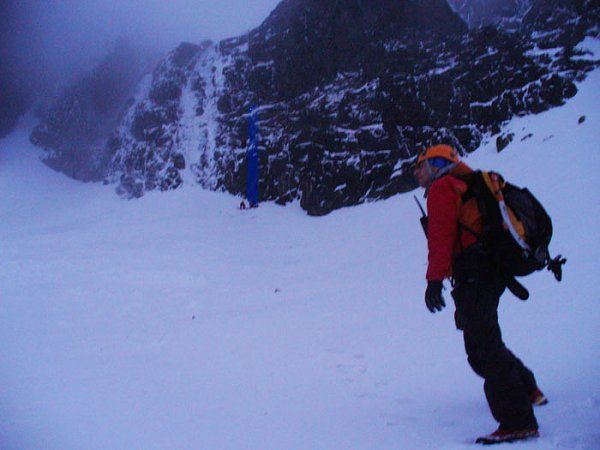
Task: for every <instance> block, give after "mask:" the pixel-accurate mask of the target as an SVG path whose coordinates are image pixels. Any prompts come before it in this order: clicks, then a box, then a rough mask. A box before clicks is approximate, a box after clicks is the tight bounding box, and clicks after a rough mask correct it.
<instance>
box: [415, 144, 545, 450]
mask: <svg viewBox="0 0 600 450" xmlns="http://www.w3.org/2000/svg"><path fill="white" fill-rule="evenodd" d="M471 172H472V170H471V169H470V168H469V167H468V166H467V165H466V164H464V163H463V162H461V161H460V160H459V157H458V154H457V152H456V151H455V150H454V149H453V148H452V147H450V146H448V145H436V146H433V147H431V148H428V149H427V150H426V151H425V152H423V153H422V154H421V155H419V157H418V159H417V165H416V168H415V176H416V178H417V180H418V182H419V185H420V186H421V187H423V188H425V189H426V191H425V196H426V197H427V211H428V214H429V217H428V224H427V245H428V250H429V254H428V267H427V275H426V278H427V290H426V292H425V304H426V306H427V308H428V309H429V311H431V312H432V313H433V312H435V311H441V310H442V308H443V307H445V306H446V304H445V302H444V298H443V296H442V288H443V285H442V282H443V280H444V279H446V278H449V279H451V280H452V285H453V290H452V297H453V299H454V303H455V306H456V312H455V319H456V326H457V328H458V329H460V330H462V331H463V335H464V342H465V349H466V352H467V356H468V361H469V364H470V365H471V367H472V369H473V370H474V371H475V373H477V374H478V375H479V376H481V377H482V378H483V379H484V380H485V381H484V391H485V395H486V398H487V401H488V404H489V406H490V410H491V412H492V415H493V416H494V418H495V419H496V420H497V421H498V422H499V424H500V425H499V427H498V429H497V430H496V431H495V432H494V433H492V434H490V435H488V436H484V437H481V438H478V439H477V442H480V443H483V444H494V443H500V442H509V441H515V440H521V439H528V438H532V437H537V436H539V433H538V424H537V421H536V418H535V416H534V414H533V408H532V405H533V404H535V405H539V404H545V403H547V399H546V398H545V397H544V395H543V394H542V392H541V391H540V390H539V389H538V387H537V384H536V381H535V377H534V375H533V373H532V372H531V370H529V369H528V368H527V367H526V366H525V365H524V364H523V363H522V362H521V361H520V360H519V359H518V358H517V357H515V355H513V353H512V352H511V351H510V350H509V349H508V348H506V346H505V345H504V342H503V341H502V334H501V332H500V327H499V325H498V311H497V309H498V302H499V300H500V296H501V295H502V292H503V291H504V289H505V288H506V280H505V277H504V276H503V275H502V273H500V271H499V270H498V268H497V267H496V264H495V263H494V261H493V258H492V257H491V256H490V254H489V252H488V251H487V249H486V245H485V244H484V242H483V239H482V235H483V231H484V225H485V224H484V223H483V222H484V220H483V218H482V215H481V214H480V212H479V209H478V207H477V200H476V199H475V198H474V197H472V196H469V195H468V186H467V183H466V182H465V181H464V177H465V176H467V175H468V174H469V173H471Z"/></svg>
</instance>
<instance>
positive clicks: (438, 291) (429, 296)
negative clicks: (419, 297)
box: [425, 281, 446, 313]
mask: <svg viewBox="0 0 600 450" xmlns="http://www.w3.org/2000/svg"><path fill="white" fill-rule="evenodd" d="M442 287H443V285H442V282H441V281H428V282H427V290H426V291H425V305H427V309H428V310H429V311H430V312H432V313H434V312H435V311H436V310H438V311H441V310H442V308H444V307H445V306H446V303H445V302H444V297H443V296H442Z"/></svg>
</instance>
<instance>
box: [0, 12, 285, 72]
mask: <svg viewBox="0 0 600 450" xmlns="http://www.w3.org/2000/svg"><path fill="white" fill-rule="evenodd" d="M0 1H1V2H2V3H4V2H9V3H10V4H9V6H8V8H9V9H10V10H11V18H10V25H8V26H9V27H10V31H8V30H6V29H5V30H4V31H5V33H3V34H4V35H8V36H9V40H10V41H11V44H12V47H13V51H12V52H11V55H12V57H13V58H14V60H13V61H12V63H14V64H17V65H18V64H19V63H20V64H22V65H23V66H28V68H29V70H33V71H34V72H35V70H36V68H35V67H33V68H31V65H32V63H33V65H34V66H35V65H36V63H37V62H39V67H38V68H42V67H43V68H44V69H43V70H44V71H45V72H47V75H48V76H49V77H50V78H55V77H56V76H57V75H59V74H63V73H64V74H68V73H72V72H73V71H77V70H84V69H88V68H89V66H90V64H93V63H94V62H96V61H97V60H98V59H99V58H100V57H102V56H103V55H104V54H106V53H107V51H108V49H110V48H111V47H112V45H113V43H114V42H115V40H116V39H117V38H118V37H121V36H124V37H127V38H130V39H132V40H133V41H134V42H143V44H144V46H149V47H151V48H156V49H159V50H166V49H171V48H174V47H175V46H176V45H177V44H178V43H179V42H181V41H190V42H201V41H202V40H204V39H211V40H213V41H218V40H221V39H223V38H226V37H233V36H237V35H240V34H242V33H244V32H246V31H248V30H250V29H252V28H254V27H256V26H258V25H260V23H262V21H263V20H264V19H266V18H267V16H268V15H269V13H270V12H271V11H272V10H273V9H274V8H275V6H276V5H277V4H278V3H279V2H280V0H0ZM5 4H6V3H5ZM6 21H7V19H6V18H5V19H3V20H2V22H6ZM15 49H16V50H15ZM8 63H9V64H11V62H8Z"/></svg>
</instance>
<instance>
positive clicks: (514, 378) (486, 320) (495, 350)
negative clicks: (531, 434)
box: [453, 279, 537, 430]
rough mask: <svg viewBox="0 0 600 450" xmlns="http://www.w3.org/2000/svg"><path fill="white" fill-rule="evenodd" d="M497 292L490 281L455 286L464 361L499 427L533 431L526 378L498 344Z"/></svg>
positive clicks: (518, 363)
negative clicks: (477, 380) (478, 381)
mask: <svg viewBox="0 0 600 450" xmlns="http://www.w3.org/2000/svg"><path fill="white" fill-rule="evenodd" d="M500 293H501V290H499V289H498V288H496V287H495V285H494V284H493V282H491V283H485V282H482V280H473V279H472V280H470V281H469V282H465V283H461V284H457V286H456V287H455V289H454V291H453V297H454V299H455V303H456V306H457V310H458V313H459V315H460V316H461V319H462V322H463V323H462V326H463V333H464V340H465V350H466V352H467V356H468V361H469V364H470V365H471V367H472V368H473V370H474V371H475V372H476V373H477V374H478V375H480V376H481V377H483V378H484V380H485V383H484V390H485V394H486V398H487V400H488V403H489V406H490V410H491V412H492V415H493V416H494V418H495V419H496V420H497V421H498V422H500V427H501V428H503V429H509V430H513V429H523V428H537V421H536V419H535V416H534V414H533V409H532V407H531V402H530V400H529V392H528V387H527V380H524V379H523V377H524V376H525V378H527V379H529V378H528V374H527V373H526V372H525V371H523V369H526V368H525V366H524V365H523V364H522V363H521V362H520V361H519V360H518V359H517V358H516V357H515V356H514V355H513V354H512V353H511V352H510V351H509V350H508V349H507V348H506V346H505V345H504V342H503V341H502V334H501V332H500V327H499V325H498V314H497V307H498V301H499V296H500ZM527 370H528V369H527ZM522 372H523V373H522ZM529 372H530V371H529ZM530 373H531V372H530Z"/></svg>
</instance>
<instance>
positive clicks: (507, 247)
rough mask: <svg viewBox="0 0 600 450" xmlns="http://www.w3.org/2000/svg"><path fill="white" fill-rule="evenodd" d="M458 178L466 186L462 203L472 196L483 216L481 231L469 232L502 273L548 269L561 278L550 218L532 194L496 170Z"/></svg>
mask: <svg viewBox="0 0 600 450" xmlns="http://www.w3.org/2000/svg"><path fill="white" fill-rule="evenodd" d="M460 179H462V180H463V181H465V182H466V183H467V186H468V188H467V191H466V192H465V194H464V195H463V197H462V201H463V203H465V202H466V201H468V200H469V199H470V198H473V197H474V198H475V199H476V201H477V206H478V209H479V212H480V214H481V215H482V216H483V223H484V227H483V233H482V234H481V235H476V234H475V233H473V232H472V231H471V230H469V231H470V232H471V233H473V234H475V236H476V237H477V238H478V240H480V241H481V242H482V243H483V244H484V245H485V246H486V247H487V248H488V249H489V251H490V252H491V253H492V255H493V257H494V259H495V261H496V263H497V264H498V267H499V268H500V269H501V270H502V272H503V273H504V274H506V275H507V276H508V277H509V278H514V277H515V276H525V275H529V274H531V273H533V272H535V271H537V270H542V269H543V268H548V270H551V271H552V272H553V273H554V276H555V277H556V279H557V280H558V281H560V280H561V279H562V265H563V264H564V263H565V262H566V259H565V258H562V257H561V255H558V256H557V257H556V258H554V259H553V258H551V257H550V253H549V250H548V246H549V244H550V240H551V239H552V220H551V219H550V216H549V215H548V213H547V212H546V210H545V209H544V207H543V206H542V205H541V203H540V202H539V201H538V200H537V199H536V198H535V196H534V195H533V194H532V193H531V192H530V191H529V190H528V189H527V188H520V187H517V186H515V185H513V184H510V183H508V182H506V181H504V179H503V178H502V176H500V175H499V174H497V173H495V172H483V171H475V172H472V173H470V174H468V175H466V176H462V177H460ZM463 227H464V226H463ZM464 228H466V229H467V230H468V228H467V227H464ZM523 289H524V288H523ZM511 290H512V289H511Z"/></svg>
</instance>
